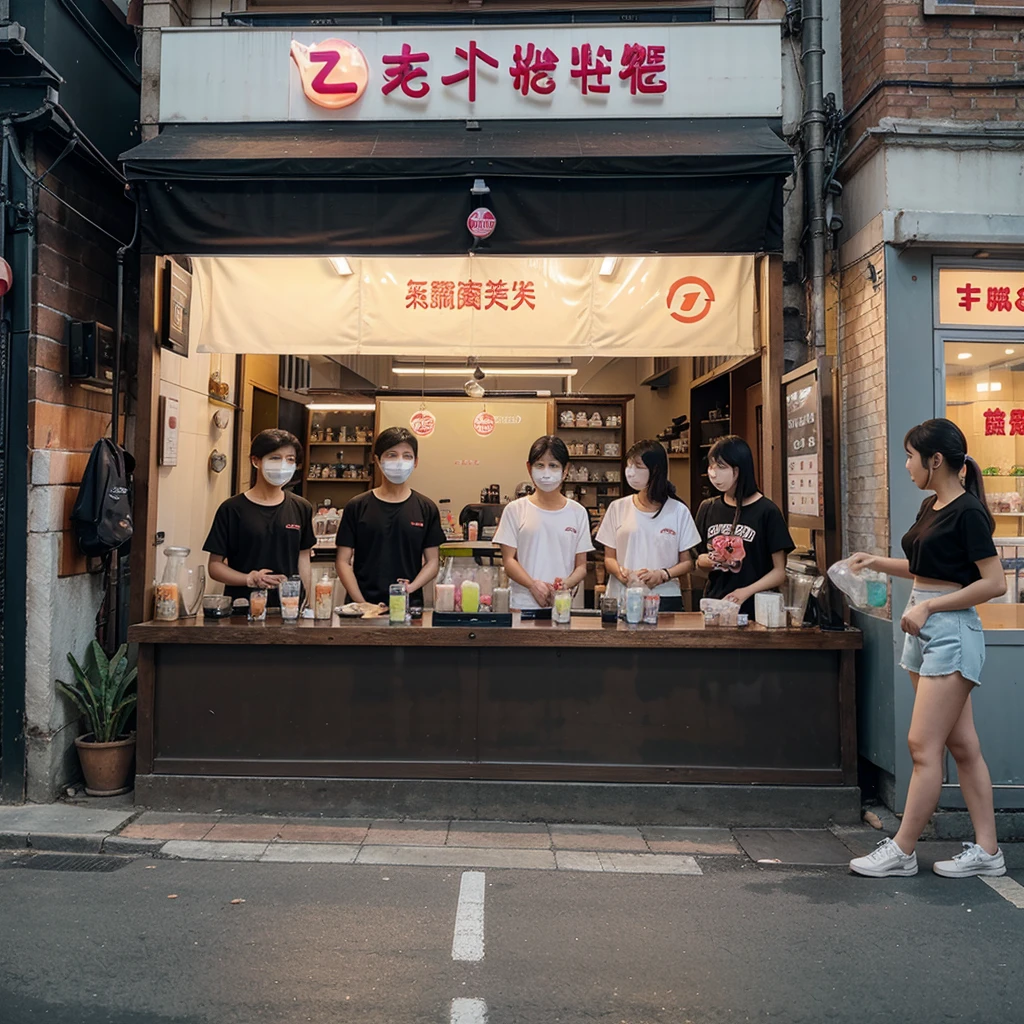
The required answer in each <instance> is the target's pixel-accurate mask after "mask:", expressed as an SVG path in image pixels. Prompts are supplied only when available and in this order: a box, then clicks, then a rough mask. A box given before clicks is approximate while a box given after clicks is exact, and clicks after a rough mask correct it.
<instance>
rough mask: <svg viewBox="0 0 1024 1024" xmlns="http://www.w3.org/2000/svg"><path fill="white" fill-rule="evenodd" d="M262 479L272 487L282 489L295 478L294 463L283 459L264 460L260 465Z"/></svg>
mask: <svg viewBox="0 0 1024 1024" xmlns="http://www.w3.org/2000/svg"><path fill="white" fill-rule="evenodd" d="M260 469H261V470H262V471H263V478H264V479H265V480H266V481H267V483H268V484H272V485H273V486H274V487H284V485H285V484H286V483H288V481H289V480H291V478H292V477H293V476H295V463H294V462H286V461H285V460H284V459H272V458H269V457H268V458H265V459H264V460H263V461H262V462H261V463H260Z"/></svg>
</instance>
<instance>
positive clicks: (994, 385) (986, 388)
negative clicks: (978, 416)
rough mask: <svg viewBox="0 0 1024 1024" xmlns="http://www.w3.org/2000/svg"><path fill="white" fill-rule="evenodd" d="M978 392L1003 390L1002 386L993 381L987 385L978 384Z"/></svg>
mask: <svg viewBox="0 0 1024 1024" xmlns="http://www.w3.org/2000/svg"><path fill="white" fill-rule="evenodd" d="M978 390H979V391H980V392H985V391H1002V390H1003V385H1002V384H1001V383H1000V382H999V381H997V380H994V381H992V382H991V383H989V384H979V385H978Z"/></svg>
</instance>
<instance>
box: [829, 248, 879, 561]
mask: <svg viewBox="0 0 1024 1024" xmlns="http://www.w3.org/2000/svg"><path fill="white" fill-rule="evenodd" d="M869 262H870V263H871V264H872V266H874V268H875V271H876V274H877V280H876V281H875V282H874V283H872V281H871V278H870V274H869V272H868V266H867V265H868V263H869ZM884 273H885V272H884V259H883V253H881V252H877V253H874V254H873V255H868V256H865V257H864V258H863V259H861V260H859V261H858V262H856V263H854V264H853V265H851V266H849V267H846V268H844V269H843V270H842V271H841V274H840V282H839V329H840V335H841V339H842V341H841V347H840V364H839V366H840V370H839V373H840V387H841V389H842V406H843V439H844V444H843V466H842V473H843V537H844V544H845V548H846V552H847V553H849V552H851V551H868V552H871V553H873V554H879V555H886V556H887V555H888V554H889V487H888V479H889V475H888V474H889V467H888V454H887V444H888V423H887V417H886V409H885V402H886V376H885V375H886V356H885V279H884Z"/></svg>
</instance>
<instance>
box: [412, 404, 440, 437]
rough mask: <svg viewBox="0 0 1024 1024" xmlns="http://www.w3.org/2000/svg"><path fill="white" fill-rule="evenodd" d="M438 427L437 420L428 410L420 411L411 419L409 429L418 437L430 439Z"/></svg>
mask: <svg viewBox="0 0 1024 1024" xmlns="http://www.w3.org/2000/svg"><path fill="white" fill-rule="evenodd" d="M436 426H437V419H436V418H435V417H434V414H433V413H432V412H429V411H428V410H427V409H419V410H418V411H416V412H414V413H413V414H412V415H411V416H410V417H409V429H410V430H412V432H413V433H414V434H415V435H416V436H417V437H430V435H431V434H432V433H433V432H434V427H436Z"/></svg>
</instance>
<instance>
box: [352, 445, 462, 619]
mask: <svg viewBox="0 0 1024 1024" xmlns="http://www.w3.org/2000/svg"><path fill="white" fill-rule="evenodd" d="M373 454H374V457H375V459H376V461H377V464H378V465H379V466H380V470H381V472H382V473H383V474H384V482H383V483H382V484H381V485H380V487H376V488H374V489H373V490H372V491H367V492H366V493H365V494H360V495H358V496H357V497H355V498H353V499H352V500H351V501H350V502H349V503H348V504H347V505H346V506H345V510H344V511H343V512H342V515H341V523H340V524H339V526H338V534H337V537H336V540H335V543H336V544H337V545H338V550H337V555H336V558H335V565H336V567H337V570H338V578H339V579H340V580H341V582H342V585H343V586H344V587H345V591H346V593H347V594H348V599H349V600H350V601H360V602H369V603H371V604H379V603H381V602H384V603H387V600H388V587H390V586H391V584H392V583H397V582H399V581H400V580H404V581H407V582H408V583H409V588H408V589H409V605H410V607H414V606H415V607H423V587H424V586H425V585H426V584H427V583H429V582H430V581H431V580H432V579H433V578H434V577H435V576H436V575H437V570H438V567H439V566H440V564H441V557H440V547H441V545H442V544H443V543H444V541H445V536H444V531H443V530H442V529H441V514H440V513H439V512H438V510H437V506H436V505H435V504H434V503H433V502H432V501H431V500H430V499H429V498H428V497H426V496H425V495H423V494H420V493H419V492H418V491H414V490H413V489H412V488H411V487H410V486H409V484H408V482H407V481H408V480H409V477H410V476H411V475H412V471H413V470H414V469H415V468H416V466H417V465H418V464H419V444H418V442H417V440H416V435H415V434H413V433H412V432H411V431H409V430H406V429H405V428H404V427H388V429H387V430H384V431H381V433H380V434H378V435H377V439H376V440H375V441H374V443H373Z"/></svg>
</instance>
